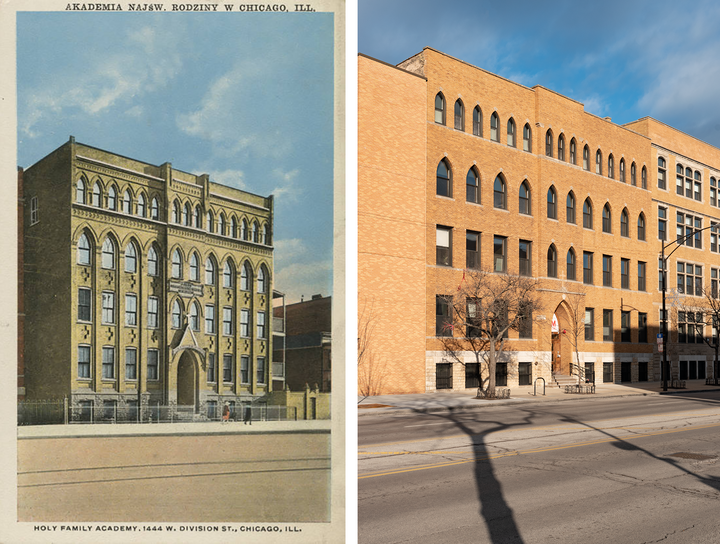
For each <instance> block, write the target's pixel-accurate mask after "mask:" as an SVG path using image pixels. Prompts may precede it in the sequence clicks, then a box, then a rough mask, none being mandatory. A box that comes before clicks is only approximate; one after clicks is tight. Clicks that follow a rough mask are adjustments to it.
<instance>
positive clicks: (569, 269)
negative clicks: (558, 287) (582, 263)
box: [565, 248, 575, 281]
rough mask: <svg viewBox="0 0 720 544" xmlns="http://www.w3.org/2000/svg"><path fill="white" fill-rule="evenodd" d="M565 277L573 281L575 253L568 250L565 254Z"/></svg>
mask: <svg viewBox="0 0 720 544" xmlns="http://www.w3.org/2000/svg"><path fill="white" fill-rule="evenodd" d="M565 262H566V268H565V275H566V276H567V279H569V280H572V281H575V252H574V251H573V249H572V248H570V249H569V250H568V252H567V259H566V261H565Z"/></svg>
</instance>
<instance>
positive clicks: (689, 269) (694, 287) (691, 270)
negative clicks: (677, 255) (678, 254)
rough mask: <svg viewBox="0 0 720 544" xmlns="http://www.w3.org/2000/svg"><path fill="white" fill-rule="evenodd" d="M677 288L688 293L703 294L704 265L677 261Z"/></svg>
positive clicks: (680, 291)
mask: <svg viewBox="0 0 720 544" xmlns="http://www.w3.org/2000/svg"><path fill="white" fill-rule="evenodd" d="M677 290H678V292H679V293H684V294H686V295H695V296H696V297H701V296H702V295H703V287H702V266H698V265H693V264H690V263H682V262H680V261H678V263H677Z"/></svg>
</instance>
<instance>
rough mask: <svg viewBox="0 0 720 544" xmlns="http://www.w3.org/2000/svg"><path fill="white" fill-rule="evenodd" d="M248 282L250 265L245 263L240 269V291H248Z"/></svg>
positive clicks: (250, 274)
mask: <svg viewBox="0 0 720 544" xmlns="http://www.w3.org/2000/svg"><path fill="white" fill-rule="evenodd" d="M250 280H252V270H251V269H250V264H249V263H247V262H246V263H244V264H243V266H242V268H241V269H240V289H241V290H243V291H249V290H250Z"/></svg>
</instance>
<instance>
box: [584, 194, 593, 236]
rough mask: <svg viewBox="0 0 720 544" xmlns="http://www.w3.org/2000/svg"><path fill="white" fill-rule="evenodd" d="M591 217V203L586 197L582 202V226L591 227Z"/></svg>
mask: <svg viewBox="0 0 720 544" xmlns="http://www.w3.org/2000/svg"><path fill="white" fill-rule="evenodd" d="M592 224H593V217H592V204H590V199H586V200H585V202H584V203H583V227H585V228H586V229H591V228H593V226H592Z"/></svg>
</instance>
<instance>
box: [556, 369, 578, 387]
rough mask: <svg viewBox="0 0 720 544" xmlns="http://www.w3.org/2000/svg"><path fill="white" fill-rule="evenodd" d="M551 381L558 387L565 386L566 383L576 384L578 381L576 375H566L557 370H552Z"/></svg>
mask: <svg viewBox="0 0 720 544" xmlns="http://www.w3.org/2000/svg"><path fill="white" fill-rule="evenodd" d="M553 381H554V382H555V384H556V385H557V386H558V387H560V388H562V387H565V386H566V385H577V383H578V379H577V376H568V375H566V374H560V373H558V372H553Z"/></svg>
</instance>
